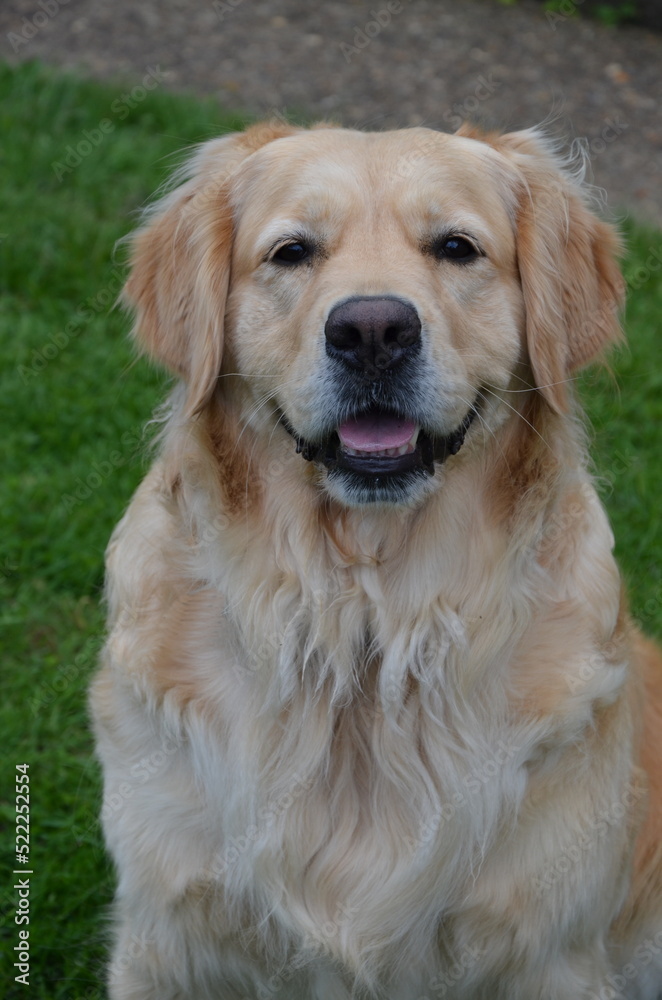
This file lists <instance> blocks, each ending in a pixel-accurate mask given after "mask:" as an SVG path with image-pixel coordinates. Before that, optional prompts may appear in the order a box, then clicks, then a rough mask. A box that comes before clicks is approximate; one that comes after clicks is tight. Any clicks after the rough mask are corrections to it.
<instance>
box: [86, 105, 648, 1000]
mask: <svg viewBox="0 0 662 1000" xmlns="http://www.w3.org/2000/svg"><path fill="white" fill-rule="evenodd" d="M175 180H176V183H175V184H174V186H172V187H171V188H170V189H169V190H168V191H167V192H166V193H165V194H164V195H162V196H161V198H160V200H158V202H157V203H156V204H155V205H154V206H153V207H152V208H151V209H150V210H148V213H147V216H146V218H145V220H144V223H143V224H142V226H141V228H139V230H138V231H137V233H136V234H135V235H134V236H133V237H132V240H131V249H130V271H129V276H128V279H127V283H126V286H125V289H124V293H123V296H124V301H125V302H126V303H127V304H128V306H129V307H130V308H131V309H132V310H133V312H134V315H135V331H134V332H135V336H136V338H137V341H138V343H139V345H140V347H141V349H142V350H143V351H145V352H146V353H147V354H148V355H150V356H151V357H152V358H153V359H155V360H156V361H157V362H158V363H160V364H161V365H163V366H165V367H166V368H168V369H169V370H170V371H171V372H173V373H174V374H175V376H176V377H177V378H176V383H175V388H174V390H173V392H172V395H171V396H170V399H169V401H168V404H167V409H166V411H165V412H163V413H161V414H160V417H159V418H157V419H160V421H161V433H160V435H159V445H158V449H159V451H158V457H157V459H156V461H155V464H154V465H153V467H152V468H151V471H150V472H149V473H148V475H147V477H146V479H145V480H144V482H143V483H142V485H141V486H140V487H139V489H138V491H137V493H136V495H135V496H134V498H133V500H132V501H131V504H130V506H129V508H128V511H127V512H126V513H125V515H124V517H123V518H122V520H121V521H120V523H119V525H118V527H117V529H116V530H115V533H114V535H113V537H112V539H111V542H110V544H109V548H108V552H107V571H108V573H107V602H108V611H109V631H108V638H107V643H106V646H105V649H104V652H103V657H102V665H101V669H100V671H99V673H98V674H97V676H96V678H95V680H94V682H93V687H92V692H91V706H92V715H93V720H94V728H95V733H96V739H97V746H98V754H99V757H100V760H101V763H102V767H103V772H104V804H103V808H102V820H103V826H104V830H105V838H106V842H107V845H108V849H109V851H110V853H111V855H112V857H113V859H114V862H115V865H116V868H117V872H118V888H117V898H116V903H115V907H116V911H115V912H116V924H117V930H116V938H115V946H114V951H113V954H112V957H111V960H110V965H109V971H108V984H109V994H110V997H111V998H112V1000H212V998H214V1000H265V998H268V1000H284V998H287V1000H293V998H302V1000H303V998H305V1000H348V998H350V997H351V998H361V1000H368V998H370V1000H373V998H374V1000H436V998H439V997H446V998H454V1000H479V998H489V1000H499V998H502V1000H506V998H507V1000H580V998H593V1000H596V998H600V1000H604V998H608V997H628V998H637V1000H654V998H657V997H660V996H662V992H661V984H662V846H661V836H662V676H661V670H662V667H661V660H660V656H659V654H658V652H657V650H656V649H655V647H654V646H653V645H652V644H650V643H649V642H648V640H646V639H644V638H643V637H642V636H641V635H639V634H638V632H637V630H636V628H635V627H634V625H633V624H632V622H631V619H630V618H629V616H628V610H627V605H626V599H625V597H624V594H623V589H622V586H621V582H620V578H619V573H618V569H617V566H616V564H615V561H614V557H613V555H612V544H613V539H612V534H611V530H610V527H609V524H608V520H607V517H606V514H605V512H604V510H603V508H602V506H601V503H600V501H599V499H598V497H597V494H596V490H595V488H594V485H593V482H592V478H591V474H590V472H589V471H588V459H587V447H586V440H585V435H584V432H583V429H582V419H581V412H580V408H579V404H578V401H577V399H576V395H575V391H574V388H573V381H574V373H575V372H576V371H577V370H578V369H579V368H581V367H582V366H584V365H586V364H588V363H589V362H592V361H594V360H596V359H598V358H599V357H600V356H602V354H603V353H604V352H605V351H606V350H607V349H608V348H609V346H610V345H612V344H615V343H616V342H617V341H618V339H619V337H620V326H619V310H620V308H621V304H622V298H623V292H624V284H623V280H622V278H621V273H620V270H619V266H618V256H619V254H620V243H619V237H618V235H617V234H616V233H615V231H614V229H613V228H612V226H611V225H609V224H607V223H606V222H604V221H602V220H601V219H600V218H599V217H598V216H597V214H595V212H594V211H593V209H592V207H591V201H590V198H589V196H588V195H587V192H586V189H585V187H584V186H583V184H582V181H581V179H580V178H578V176H577V171H576V170H574V168H573V166H572V163H570V162H569V160H568V158H567V157H564V156H563V155H562V154H561V153H560V152H558V150H557V149H556V147H555V145H554V144H553V143H552V142H551V140H550V139H549V138H548V137H546V136H545V134H544V133H543V132H541V131H540V130H537V129H530V130H524V131H520V132H513V133H506V134H502V133H493V134H491V133H483V132H482V131H480V130H478V129H475V128H473V127H469V126H465V127H463V128H462V129H461V130H460V131H459V132H458V133H456V134H454V135H448V134H444V133H440V132H436V131H433V130H430V129H426V128H411V129H405V130H396V131H392V132H383V133H370V132H361V131H354V130H351V129H343V128H340V127H336V126H332V125H327V124H322V125H319V126H316V127H312V128H299V127H294V126H289V125H286V124H283V123H282V122H275V123H269V122H267V123H263V124H259V125H255V126H252V127H250V128H248V129H247V130H246V131H245V132H243V133H237V134H230V135H225V136H223V137H221V138H218V139H215V140H211V141H209V142H207V143H204V144H203V145H202V146H201V147H200V148H199V149H197V150H196V152H195V153H194V155H193V156H192V158H191V159H190V161H189V162H188V164H187V166H186V167H185V168H184V169H183V170H182V171H180V173H179V174H178V175H177V177H176V179H175Z"/></svg>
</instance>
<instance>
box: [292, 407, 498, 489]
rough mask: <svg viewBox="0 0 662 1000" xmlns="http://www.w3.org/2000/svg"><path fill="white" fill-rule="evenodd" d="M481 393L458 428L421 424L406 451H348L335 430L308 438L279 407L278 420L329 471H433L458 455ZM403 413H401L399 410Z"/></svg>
mask: <svg viewBox="0 0 662 1000" xmlns="http://www.w3.org/2000/svg"><path fill="white" fill-rule="evenodd" d="M480 398H481V397H480V393H478V395H477V396H476V399H475V401H474V403H473V405H472V406H471V407H470V408H469V410H468V411H467V413H466V415H465V417H464V418H463V419H462V421H461V422H460V423H459V424H458V426H457V427H456V429H455V430H454V431H452V432H451V433H450V434H448V435H447V436H446V437H439V436H438V435H433V434H430V433H429V432H428V431H427V430H425V429H424V428H421V430H420V431H419V434H418V439H417V441H416V447H415V448H414V450H413V451H411V452H408V453H407V454H406V455H395V456H388V455H369V454H367V455H365V456H359V455H349V454H348V453H347V452H346V451H345V450H344V449H343V447H342V445H341V443H340V438H339V437H338V434H337V433H336V432H335V431H333V432H332V433H331V434H329V435H328V437H327V438H325V439H324V440H323V441H306V440H305V439H304V438H302V437H300V436H299V435H298V434H297V433H296V431H295V430H294V428H293V427H292V426H291V425H290V423H289V422H288V420H287V418H286V417H285V414H284V413H283V412H282V411H280V410H279V420H280V422H281V423H282V425H283V427H284V428H285V430H286V431H287V432H288V434H290V435H291V437H293V438H294V440H295V442H296V450H297V454H300V455H302V456H303V458H304V459H306V461H308V462H318V463H320V464H321V465H324V466H325V467H326V468H327V469H329V471H332V470H336V469H337V470H339V471H345V472H349V473H353V474H355V475H359V476H362V477H364V478H366V479H372V478H380V479H381V478H388V477H399V476H403V475H406V474H407V473H410V472H421V471H422V472H425V473H427V474H428V475H430V476H432V475H434V466H435V462H436V463H438V464H441V463H443V462H445V461H446V459H447V458H448V457H449V456H450V455H456V454H457V453H458V451H459V450H460V448H461V447H462V445H463V444H464V439H465V436H466V434H467V431H468V430H469V427H470V426H471V424H472V422H473V420H474V418H475V417H476V415H477V412H478V406H479V403H480ZM398 415H400V414H398Z"/></svg>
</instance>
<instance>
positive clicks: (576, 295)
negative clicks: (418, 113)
mask: <svg viewBox="0 0 662 1000" xmlns="http://www.w3.org/2000/svg"><path fill="white" fill-rule="evenodd" d="M461 132H462V134H464V135H468V136H470V137H472V138H479V136H477V135H475V134H474V133H472V131H471V130H470V129H466V130H461ZM480 138H483V139H484V141H487V142H488V143H489V144H490V145H492V146H494V147H495V148H496V149H497V150H499V151H500V152H501V153H503V154H504V155H505V156H506V157H507V158H508V159H509V160H510V162H511V163H512V164H513V165H514V167H515V168H516V172H517V175H518V178H519V181H518V187H519V193H518V208H517V218H516V228H517V259H518V265H519V273H520V280H521V283H522V292H523V296H524V305H525V310H526V342H527V348H528V354H529V360H530V363H531V368H532V371H533V376H534V379H535V383H536V385H537V386H538V388H539V389H540V392H541V393H542V395H543V397H544V398H545V399H546V401H547V402H548V403H549V405H550V406H551V407H552V408H553V409H554V410H555V411H557V412H564V411H565V410H566V409H567V406H568V393H567V388H566V386H567V380H568V378H569V376H570V375H571V373H572V372H573V371H575V370H576V369H578V368H581V367H582V365H585V364H588V363H589V362H590V361H593V360H594V359H596V358H597V357H598V356H599V355H600V354H601V353H602V352H603V350H604V349H605V348H606V347H608V346H609V345H610V344H612V343H615V342H617V341H618V340H619V338H620V335H621V328H620V323H619V310H620V308H621V306H622V304H623V298H624V288H625V286H624V282H623V278H622V276H621V272H620V269H619V267H618V264H617V257H618V255H619V254H620V252H621V244H620V240H619V238H618V235H617V233H616V231H615V230H614V228H613V227H612V226H610V225H608V224H607V223H605V222H603V221H601V220H600V219H599V218H598V217H597V216H596V215H594V213H593V212H592V211H591V210H590V209H589V208H588V207H587V205H586V198H585V195H584V193H583V191H582V187H581V183H580V182H579V181H577V180H576V179H575V178H574V177H573V175H572V173H571V172H570V171H569V169H567V167H566V166H564V163H563V161H562V159H561V158H560V157H559V156H557V155H556V154H555V153H554V152H553V150H552V149H551V144H550V143H549V142H548V140H546V139H545V137H544V136H543V135H542V134H541V133H540V132H538V131H536V130H534V129H531V130H527V131H524V132H512V133H510V134H506V135H500V136H496V135H490V136H485V137H480Z"/></svg>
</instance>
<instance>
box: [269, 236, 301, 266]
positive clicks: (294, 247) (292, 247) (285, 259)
mask: <svg viewBox="0 0 662 1000" xmlns="http://www.w3.org/2000/svg"><path fill="white" fill-rule="evenodd" d="M309 256H310V249H309V248H308V247H307V246H306V244H305V243H300V242H299V241H297V240H295V241H294V242H293V243H286V244H285V245H284V246H282V247H279V249H278V250H276V253H275V254H274V255H273V257H272V260H274V261H276V262H277V263H278V264H299V263H301V261H304V260H306V259H307V258H308V257H309Z"/></svg>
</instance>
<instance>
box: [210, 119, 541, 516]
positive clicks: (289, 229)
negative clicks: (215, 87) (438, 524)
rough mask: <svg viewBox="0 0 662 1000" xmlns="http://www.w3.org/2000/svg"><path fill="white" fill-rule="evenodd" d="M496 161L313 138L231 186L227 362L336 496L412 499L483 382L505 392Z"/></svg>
mask: <svg viewBox="0 0 662 1000" xmlns="http://www.w3.org/2000/svg"><path fill="white" fill-rule="evenodd" d="M423 135H425V133H423ZM426 138H427V137H426ZM417 141H418V142H419V144H420V146H421V148H420V150H419V151H418V152H417V153H416V160H415V164H414V169H413V170H412V146H413V147H414V151H416V142H417ZM493 159H496V155H495V154H494V151H493V150H491V149H489V147H487V146H484V145H483V146H481V145H480V144H478V143H475V142H472V141H471V140H469V139H464V138H455V137H451V136H446V135H442V134H436V133H431V134H430V137H429V138H428V139H427V142H426V143H425V144H424V143H423V142H422V138H421V134H420V133H419V130H414V131H413V132H412V133H408V132H398V133H395V134H394V135H379V134H374V133H373V134H364V133H360V132H349V131H341V130H323V131H317V132H309V133H303V134H298V135H293V136H289V137H287V138H283V139H279V140H277V141H275V142H272V143H270V144H269V145H267V146H265V147H263V148H262V149H261V150H260V151H258V152H257V153H256V154H255V155H254V156H253V157H251V159H250V162H248V163H247V164H246V170H245V173H244V174H243V176H242V177H241V179H240V180H239V182H238V183H237V185H236V188H235V191H234V195H233V201H234V206H235V212H234V215H235V219H236V235H235V245H234V254H233V283H232V292H231V295H230V316H231V325H230V329H229V330H228V339H229V340H231V344H232V346H231V351H232V354H234V358H233V360H234V361H236V364H237V369H238V371H240V372H242V373H243V374H244V375H248V376H249V381H250V382H251V384H252V385H253V386H254V388H255V390H256V396H260V397H265V396H268V398H269V400H270V410H271V414H270V415H271V418H272V422H273V417H274V416H275V415H277V416H282V417H283V418H284V420H283V423H284V424H285V426H286V427H287V428H289V429H290V430H291V433H292V434H293V435H294V436H295V437H296V438H297V439H298V441H299V442H300V447H301V449H302V453H303V454H304V455H306V456H308V457H309V458H310V459H311V460H314V461H318V462H319V463H320V464H321V465H322V466H323V467H325V468H326V470H327V475H326V486H327V488H328V489H329V490H330V491H331V492H332V494H333V495H335V496H336V497H337V498H339V499H341V500H343V501H345V502H349V503H356V502H366V501H371V500H386V501H393V500H410V499H411V498H413V497H417V496H418V494H420V493H421V491H423V490H425V488H426V486H428V485H429V484H430V482H431V479H432V473H433V470H434V462H435V459H436V461H437V462H439V461H440V460H441V459H442V458H443V455H444V450H445V449H446V450H449V449H450V448H452V447H457V445H452V444H447V442H449V439H452V440H453V441H454V440H457V441H458V443H459V440H460V438H461V436H462V434H463V433H464V431H465V430H467V431H468V429H469V423H470V421H471V420H472V418H473V416H474V414H476V412H477V410H479V409H481V408H483V407H485V405H486V399H485V392H484V390H485V388H486V387H489V391H490V392H493V391H496V392H498V391H500V390H507V389H508V388H509V386H510V383H511V381H512V373H513V371H514V370H515V368H516V366H517V363H518V360H519V357H520V352H521V350H522V338H521V331H522V324H523V308H522V296H521V290H520V287H519V281H518V275H517V267H516V258H515V239H514V207H515V206H514V204H513V203H511V204H510V206H509V205H507V204H505V203H504V199H503V198H502V197H500V195H499V191H498V189H497V185H496V183H495V181H494V179H493V178H492V177H491V176H490V160H493ZM509 211H510V216H509ZM230 330H231V332H230Z"/></svg>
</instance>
